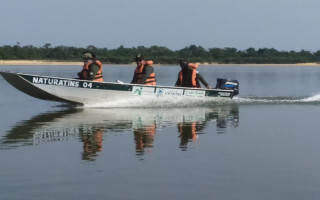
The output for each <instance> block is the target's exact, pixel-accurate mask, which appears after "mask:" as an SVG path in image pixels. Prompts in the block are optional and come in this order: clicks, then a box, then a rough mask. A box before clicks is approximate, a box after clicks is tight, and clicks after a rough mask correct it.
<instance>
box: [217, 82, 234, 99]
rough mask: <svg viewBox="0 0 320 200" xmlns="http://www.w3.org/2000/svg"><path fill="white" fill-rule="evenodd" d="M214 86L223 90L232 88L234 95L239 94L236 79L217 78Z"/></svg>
mask: <svg viewBox="0 0 320 200" xmlns="http://www.w3.org/2000/svg"><path fill="white" fill-rule="evenodd" d="M216 88H217V89H223V90H234V93H233V95H234V96H235V95H238V94H239V82H238V81H237V80H228V79H222V78H217V85H216Z"/></svg>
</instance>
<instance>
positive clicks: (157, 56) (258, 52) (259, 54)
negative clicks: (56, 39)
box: [0, 43, 320, 64]
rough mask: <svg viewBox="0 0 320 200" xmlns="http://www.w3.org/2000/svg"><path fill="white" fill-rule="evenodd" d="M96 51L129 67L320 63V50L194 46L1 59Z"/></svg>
mask: <svg viewBox="0 0 320 200" xmlns="http://www.w3.org/2000/svg"><path fill="white" fill-rule="evenodd" d="M88 50H89V51H92V52H94V53H95V54H96V55H97V57H98V58H99V59H100V60H101V61H102V62H103V63H112V64H127V63H132V62H134V57H135V55H137V54H138V53H140V54H142V55H143V56H144V57H145V58H146V59H151V60H153V61H154V62H155V63H160V64H176V63H177V62H178V61H179V59H180V58H187V59H188V60H189V61H191V62H200V63H225V64H228V63H233V64H250V63H252V64H270V63H275V64H294V63H308V62H317V63H319V62H320V50H319V51H316V52H310V51H306V50H301V51H299V52H296V51H278V50H276V49H274V48H259V49H255V48H248V49H246V50H238V49H236V48H209V49H205V48H203V47H201V46H196V45H191V46H188V47H185V48H183V49H180V50H176V51H172V50H170V49H168V48H166V47H161V46H151V47H144V46H139V47H133V48H125V47H123V46H120V47H119V48H117V49H107V48H96V47H95V46H92V45H90V46H88V47H87V48H78V47H68V46H56V47H52V46H51V44H50V43H46V44H45V45H44V46H42V47H34V46H32V45H28V46H20V44H19V43H17V44H16V45H14V46H9V45H5V46H1V47H0V60H54V61H80V60H81V58H80V55H81V54H82V52H84V51H88Z"/></svg>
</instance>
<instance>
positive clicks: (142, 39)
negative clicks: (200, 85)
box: [0, 0, 320, 52]
mask: <svg viewBox="0 0 320 200" xmlns="http://www.w3.org/2000/svg"><path fill="white" fill-rule="evenodd" d="M0 25H1V27H0V46H2V45H15V44H17V42H20V45H21V46H26V45H33V46H36V47H40V46H43V45H44V44H45V43H51V44H52V46H58V45H65V46H75V47H87V46H88V45H94V46H96V47H106V48H109V49H114V48H117V47H119V46H120V45H123V46H124V47H137V46H145V47H150V46H152V45H157V46H165V47H168V48H170V49H172V50H177V49H181V48H184V47H186V46H189V45H192V44H194V45H197V46H203V47H204V48H215V47H217V48H224V47H234V48H237V49H239V50H244V49H247V48H250V47H253V48H256V49H258V48H276V49H277V50H285V51H289V50H295V51H300V50H302V49H304V50H309V51H312V52H313V51H317V50H320V43H319V40H320V39H319V38H320V0H0Z"/></svg>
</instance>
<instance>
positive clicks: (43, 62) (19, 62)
mask: <svg viewBox="0 0 320 200" xmlns="http://www.w3.org/2000/svg"><path fill="white" fill-rule="evenodd" d="M197 64H198V65H211V66H224V65H225V66H317V67H320V63H296V64H219V63H197ZM0 65H83V62H66V61H51V60H0ZM128 65H130V64H128ZM131 65H135V63H132V64H131ZM155 65H158V64H155ZM177 65H178V64H177Z"/></svg>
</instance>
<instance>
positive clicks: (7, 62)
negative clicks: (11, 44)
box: [0, 60, 83, 65]
mask: <svg viewBox="0 0 320 200" xmlns="http://www.w3.org/2000/svg"><path fill="white" fill-rule="evenodd" d="M0 65H83V62H65V61H51V60H50V61H48V60H0Z"/></svg>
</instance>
